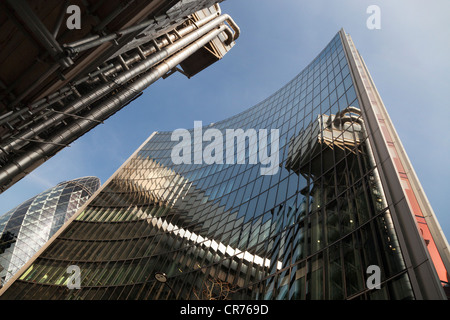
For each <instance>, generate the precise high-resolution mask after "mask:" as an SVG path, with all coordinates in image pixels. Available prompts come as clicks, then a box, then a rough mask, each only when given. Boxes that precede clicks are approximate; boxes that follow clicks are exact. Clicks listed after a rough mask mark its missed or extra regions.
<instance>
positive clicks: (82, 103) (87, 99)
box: [0, 15, 229, 152]
mask: <svg viewBox="0 0 450 320" xmlns="http://www.w3.org/2000/svg"><path fill="white" fill-rule="evenodd" d="M228 18H229V16H228V15H222V16H220V17H217V18H215V19H213V20H212V21H210V22H208V23H207V24H205V25H204V26H202V27H200V28H199V29H197V30H195V31H192V32H191V33H189V34H188V35H186V36H185V37H183V38H181V39H179V40H178V41H176V42H175V43H173V44H172V45H169V46H167V47H166V48H164V49H161V50H160V51H157V52H155V53H153V54H152V55H150V56H148V57H147V59H146V60H144V61H142V62H140V63H139V64H138V65H136V66H135V67H133V68H132V69H131V70H129V71H126V72H123V73H122V74H120V75H118V76H117V77H116V78H115V79H114V81H113V82H109V83H106V84H103V85H101V86H100V87H99V88H98V89H97V90H95V91H93V92H91V93H88V94H86V95H84V96H82V97H81V98H79V99H77V100H76V101H74V102H72V103H71V104H69V105H68V106H67V107H66V108H64V109H63V110H60V111H61V112H63V113H70V114H75V113H77V112H79V111H80V110H81V109H83V108H84V107H86V106H87V105H89V104H91V103H93V102H94V101H97V100H98V99H100V98H102V97H103V96H105V95H106V94H107V93H109V92H111V91H112V90H114V89H115V88H117V87H118V86H120V85H121V84H124V83H126V82H127V81H129V80H131V79H132V78H134V77H136V76H138V75H139V74H140V73H143V72H145V71H147V70H148V69H150V68H151V67H153V66H154V65H156V64H157V63H159V62H161V61H162V60H164V59H166V58H168V57H169V56H170V55H172V54H173V53H175V52H176V51H178V50H180V49H182V48H183V47H185V46H187V45H188V44H189V43H191V42H193V41H195V40H196V39H198V38H199V37H201V36H202V35H204V34H205V33H207V32H208V31H210V30H212V29H213V28H215V27H216V26H218V25H220V24H221V23H223V22H224V21H226V20H227V19H228ZM63 113H62V114H61V113H60V114H53V115H51V116H49V118H48V119H47V120H45V121H43V122H41V123H39V124H36V125H35V126H34V127H33V128H30V129H28V130H27V131H26V132H24V133H22V134H19V135H18V138H22V139H28V138H31V137H33V136H35V135H37V134H39V133H40V132H42V131H44V130H45V129H47V128H48V127H50V126H51V125H52V124H56V123H59V122H60V121H61V120H62V119H64V118H65V115H64V114H63ZM19 143H20V140H19V139H9V140H8V141H7V142H6V143H4V144H2V145H1V146H0V147H1V148H2V149H0V150H6V151H7V152H8V151H10V150H11V149H13V148H14V147H15V146H17V145H18V144H19Z"/></svg>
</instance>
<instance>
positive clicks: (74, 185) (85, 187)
mask: <svg viewBox="0 0 450 320" xmlns="http://www.w3.org/2000/svg"><path fill="white" fill-rule="evenodd" d="M99 187H100V180H99V179H98V178H96V177H85V178H79V179H74V180H71V181H65V182H61V183H59V184H58V185H57V186H55V187H53V188H51V189H48V190H46V191H44V192H42V193H40V194H38V195H37V196H35V197H33V198H31V199H29V200H27V201H25V202H24V203H22V204H21V205H19V206H17V207H16V208H14V209H12V210H10V211H8V212H7V213H5V214H4V215H2V216H0V267H1V269H0V277H1V281H2V284H4V283H6V282H7V281H8V280H9V279H10V278H11V277H12V276H13V275H14V274H15V273H16V272H17V271H19V269H20V268H22V267H23V266H24V265H25V263H26V262H27V261H28V260H30V258H31V257H32V256H33V255H34V254H35V253H36V252H38V250H39V249H40V248H41V247H42V246H43V245H44V244H45V243H46V242H47V241H48V240H49V239H50V238H51V237H52V236H53V235H54V234H55V232H56V231H58V230H59V228H61V226H62V225H63V224H64V223H65V222H67V221H68V219H69V218H70V217H72V216H73V215H74V214H75V213H76V212H77V210H78V209H79V208H80V207H81V206H82V205H83V204H84V203H85V202H86V201H87V200H88V199H89V197H90V196H92V194H93V193H94V192H95V191H96V190H97V189H98V188H99Z"/></svg>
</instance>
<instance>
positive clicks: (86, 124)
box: [0, 25, 228, 186]
mask: <svg viewBox="0 0 450 320" xmlns="http://www.w3.org/2000/svg"><path fill="white" fill-rule="evenodd" d="M226 28H228V27H227V26H226V25H222V26H220V27H218V28H217V29H215V30H212V31H210V32H208V33H207V34H206V35H203V36H202V37H201V38H200V39H198V40H196V41H195V42H194V43H191V44H190V45H189V46H187V47H185V48H184V49H183V50H181V51H180V52H178V53H176V54H174V55H173V56H171V57H170V58H168V59H167V60H166V61H164V62H162V63H160V64H159V65H157V66H156V67H155V68H153V69H152V70H151V71H148V72H147V73H146V74H144V75H143V76H142V77H141V78H139V79H137V80H136V81H135V82H133V83H130V84H128V85H126V86H125V87H124V88H123V89H122V90H121V91H119V92H118V93H117V94H114V95H112V96H110V97H109V98H107V99H105V101H103V102H102V103H101V104H100V105H99V106H98V107H96V108H95V109H93V110H91V111H90V112H89V113H88V114H87V115H86V116H85V117H84V118H83V119H78V120H76V121H74V122H73V123H71V124H69V125H68V126H67V127H65V128H63V129H62V130H60V132H58V133H56V134H55V135H54V136H53V138H51V140H49V141H48V143H43V144H39V145H36V146H34V147H32V148H31V149H30V150H28V151H27V152H26V153H25V154H24V155H21V156H19V157H17V158H16V159H14V160H13V161H11V162H10V163H9V164H7V165H5V166H4V167H2V168H0V185H1V186H5V185H7V184H8V183H9V181H11V180H12V179H13V178H14V177H16V176H17V175H19V174H20V173H22V172H24V171H25V170H27V169H28V168H29V167H31V166H32V165H33V164H36V163H38V162H39V161H40V162H43V160H44V159H45V158H47V157H49V156H51V155H52V154H53V153H56V152H58V151H59V150H60V149H61V148H60V146H59V145H58V144H65V145H67V144H69V143H70V142H71V141H73V140H74V139H76V138H77V137H78V136H80V135H82V134H83V133H85V132H87V131H89V130H90V129H92V128H93V127H95V126H96V124H94V123H93V122H92V121H91V120H98V119H105V118H107V117H109V116H110V115H111V114H114V113H115V112H117V111H118V110H120V109H121V108H122V107H123V106H124V105H125V104H126V103H128V102H130V101H131V100H132V99H134V98H136V96H137V95H140V94H141V93H142V91H143V90H144V89H145V88H147V87H148V86H150V85H151V84H153V83H154V82H156V81H157V80H158V79H159V78H161V77H162V76H163V75H164V74H166V73H167V72H169V71H170V70H172V69H173V68H175V67H176V66H177V65H178V64H180V63H181V62H182V61H184V60H185V59H186V58H188V57H189V56H191V55H192V54H194V53H195V52H196V51H198V50H199V49H200V48H202V47H203V46H205V45H206V44H207V43H208V42H210V41H211V40H212V39H214V38H215V37H217V36H218V35H219V34H220V33H221V32H223V31H225V30H226Z"/></svg>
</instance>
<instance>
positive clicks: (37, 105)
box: [0, 13, 229, 125]
mask: <svg viewBox="0 0 450 320" xmlns="http://www.w3.org/2000/svg"><path fill="white" fill-rule="evenodd" d="M218 14H219V13H217V14H212V15H209V16H207V17H205V18H203V19H201V20H199V21H197V22H196V25H189V26H187V27H185V28H183V29H181V30H178V31H177V32H176V34H170V35H169V36H170V40H172V42H173V41H176V40H177V39H178V38H180V37H183V36H185V35H186V34H188V33H190V32H192V31H194V30H195V29H197V26H203V25H205V24H206V23H208V22H210V21H211V20H213V19H214V18H215V17H216V15H218ZM173 31H175V30H173ZM228 31H229V30H228ZM98 38H99V36H98V35H96V36H91V37H88V38H85V39H82V40H79V41H76V42H73V43H71V44H69V45H70V46H72V45H73V46H75V45H78V44H82V43H86V42H89V41H92V40H95V39H98ZM169 44H170V43H169V41H168V40H167V39H165V38H163V39H162V40H161V41H160V46H167V45H169ZM138 48H139V47H138ZM155 51H156V49H155V48H154V47H150V48H149V49H147V50H145V52H142V51H141V52H142V55H141V54H140V53H137V54H134V55H132V56H131V57H130V58H128V59H126V60H125V64H127V65H129V64H133V63H136V62H138V61H140V60H143V55H145V56H148V55H150V54H152V53H154V52H155ZM120 71H123V67H122V65H121V64H119V63H118V64H110V65H108V66H107V67H104V68H101V69H100V70H97V71H95V72H93V73H91V74H89V75H88V76H86V77H83V78H82V79H80V80H77V81H76V82H75V83H74V85H75V86H76V85H78V84H80V83H83V82H85V81H87V80H89V79H90V78H92V77H97V75H99V74H100V73H103V74H104V75H105V76H108V75H110V74H113V73H117V72H120ZM67 91H69V92H68V93H66V92H67ZM63 93H64V94H63ZM71 93H72V91H71V89H70V88H68V87H64V88H61V89H60V90H58V92H56V93H53V94H51V95H49V96H48V97H46V98H43V99H41V100H39V101H36V102H34V103H33V104H31V105H30V106H29V107H28V108H23V109H21V110H17V111H16V112H11V113H8V114H7V115H4V116H3V117H1V118H0V125H3V124H5V123H6V122H10V121H12V120H14V119H15V118H17V117H18V116H20V115H22V114H24V113H26V112H29V111H34V112H39V111H41V110H43V109H45V108H46V107H48V106H50V105H51V104H53V103H55V102H57V101H59V100H61V99H63V98H65V97H67V96H68V95H69V94H71ZM55 94H56V96H58V95H60V98H59V99H53V98H54V97H55V96H52V95H55ZM6 117H7V118H6Z"/></svg>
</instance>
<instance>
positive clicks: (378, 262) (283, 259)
mask: <svg viewBox="0 0 450 320" xmlns="http://www.w3.org/2000/svg"><path fill="white" fill-rule="evenodd" d="M198 129H199V128H194V129H192V130H189V131H187V132H188V133H192V134H191V135H189V136H190V137H191V138H192V139H195V137H194V136H195V130H198ZM209 129H217V130H219V132H222V133H223V134H224V136H225V133H226V131H227V130H229V129H235V130H237V129H242V132H244V134H245V133H248V132H250V131H251V130H255V131H259V132H261V130H262V129H266V130H267V132H271V133H270V134H269V135H268V136H267V139H266V140H267V143H266V145H264V146H263V144H262V143H261V140H258V139H251V138H250V137H249V138H248V139H245V143H243V144H241V147H242V146H244V150H245V158H244V160H245V161H237V159H238V158H239V156H242V154H238V152H236V154H235V156H236V158H235V160H236V161H234V162H233V161H231V162H229V161H225V158H226V157H225V156H226V155H225V154H224V157H223V158H224V159H221V157H220V156H219V157H217V154H220V150H225V149H226V148H225V144H226V140H223V145H222V142H220V141H219V142H218V143H217V141H216V143H215V145H214V148H211V142H208V141H203V144H204V145H203V148H200V151H198V149H199V146H198V144H197V145H196V144H195V141H194V140H193V141H192V142H193V143H192V144H190V146H191V148H192V149H191V151H192V152H191V156H192V158H195V157H196V156H198V152H202V150H203V156H204V155H205V152H206V150H209V151H214V154H215V161H214V162H213V163H206V162H205V161H203V162H202V163H199V164H198V163H194V162H192V163H188V162H185V163H178V164H175V163H174V161H173V150H174V148H175V147H176V146H177V145H179V143H180V142H179V140H176V139H175V140H174V139H172V132H155V133H153V134H152V135H151V136H150V137H149V138H148V139H147V141H145V142H144V143H143V144H142V146H141V147H140V148H139V149H138V150H137V151H136V152H135V153H134V154H133V155H132V156H131V157H130V158H129V159H128V160H127V161H126V162H125V163H124V164H123V165H122V166H121V167H120V168H119V169H118V171H117V172H116V173H115V174H114V175H113V176H112V177H111V178H110V179H109V180H108V181H107V182H106V183H105V184H104V185H103V186H102V187H101V188H100V189H99V190H98V191H97V192H96V193H95V194H94V196H93V197H92V198H91V199H90V200H89V201H88V202H87V203H86V204H85V205H84V206H83V207H82V208H81V209H80V210H79V211H78V213H77V214H75V215H74V216H73V217H72V218H71V220H70V221H69V222H68V223H66V224H65V225H64V226H63V227H62V228H61V229H60V230H59V231H58V232H57V233H56V234H55V235H54V236H53V237H52V238H51V239H50V240H49V241H48V242H47V244H46V245H45V246H44V247H43V248H42V249H41V250H40V251H39V252H38V253H37V254H36V255H35V256H34V257H33V258H32V259H31V260H30V261H29V262H28V263H27V264H26V265H25V266H24V267H23V268H22V269H21V270H20V271H19V272H18V273H17V274H16V275H15V276H14V277H13V278H12V279H11V281H9V282H8V283H7V284H6V285H5V287H4V288H3V289H2V291H1V298H2V299H94V300H95V299H213V298H215V299H221V298H222V299H224V298H226V299H370V300H374V299H447V296H446V292H447V293H448V285H449V284H448V281H449V279H448V270H449V269H450V264H449V263H450V259H449V258H450V254H449V251H448V250H449V249H448V243H447V240H446V238H445V237H444V235H443V233H442V231H441V229H440V227H439V224H438V222H437V220H436V217H435V215H434V213H433V211H432V209H431V207H430V205H429V203H428V201H427V198H426V196H425V194H424V192H423V189H422V188H421V186H420V183H419V181H418V179H417V176H416V175H415V173H414V170H413V168H412V167H411V164H410V162H409V160H408V158H407V156H406V153H405V151H404V149H403V147H402V145H401V142H400V140H399V138H398V136H397V134H396V131H395V129H394V127H393V125H392V123H391V120H390V118H389V116H388V114H387V111H386V109H385V107H384V105H383V102H382V100H381V98H380V96H379V94H378V92H377V90H376V88H375V85H374V83H373V81H372V79H371V77H370V75H369V72H368V70H367V68H366V66H365V64H364V62H363V60H362V58H361V56H360V55H359V53H358V51H357V50H356V48H355V46H354V44H353V41H352V39H351V38H350V36H349V35H348V34H346V33H345V32H344V31H343V30H341V31H339V32H338V33H337V34H336V35H335V37H334V38H333V39H332V40H331V42H329V44H328V45H327V46H326V47H325V48H324V49H323V51H322V52H320V54H319V55H318V56H317V57H316V58H315V59H314V60H313V61H312V62H311V63H310V64H309V65H308V66H307V67H306V68H305V69H304V70H303V71H302V72H300V74H299V75H298V76H296V77H295V78H294V79H293V80H292V81H290V82H289V83H288V84H286V85H285V86H284V87H282V88H281V89H280V90H278V91H277V92H275V93H274V94H272V95H271V96H270V97H268V98H267V99H265V100H264V101H262V102H260V103H258V104H257V105H255V106H253V107H252V108H250V109H248V110H246V111H244V112H242V113H240V114H238V115H236V116H233V117H231V118H229V119H226V120H223V121H220V122H217V123H214V124H210V125H209V126H205V127H203V128H202V130H203V133H205V135H206V132H207V130H209ZM275 129H276V130H277V131H276V132H277V136H276V138H277V139H271V138H274V132H275V131H273V130H275ZM217 130H216V131H213V132H216V133H217ZM210 132H211V131H210ZM235 132H236V131H235ZM249 136H250V135H249ZM233 139H234V138H233ZM203 140H207V139H205V136H204V137H203ZM236 140H237V139H236ZM241 142H242V141H241ZM238 146H239V144H238ZM208 147H209V149H208ZM258 148H265V152H266V153H267V154H274V153H275V152H277V154H278V158H277V159H276V160H277V161H276V163H275V164H276V166H274V167H273V168H272V170H271V172H270V174H267V172H266V174H262V172H263V171H262V170H261V169H264V168H266V167H267V165H266V164H264V163H262V162H256V163H254V162H251V161H249V160H250V159H252V157H254V156H255V153H257V152H258ZM212 149H214V150H212ZM185 151H186V150H185ZM259 151H261V150H259ZM269 151H270V152H269ZM222 160H223V161H222ZM241 160H242V158H241ZM71 266H77V267H78V268H79V274H78V277H79V279H78V281H79V287H76V288H73V286H70V284H72V282H73V281H74V278H73V274H72V273H70V272H68V271H67V270H68V269H69V268H70V267H71ZM155 275H159V277H158V276H156V277H155ZM161 275H162V276H161ZM376 275H378V276H377V277H374V276H376ZM374 279H375V280H376V281H373V280H374ZM75 280H76V279H75ZM161 280H162V281H161ZM164 281H165V282H164ZM214 285H215V286H214ZM219 287H220V288H221V289H222V290H221V291H220V292H219V291H217V292H216V291H215V289H214V288H219Z"/></svg>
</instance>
